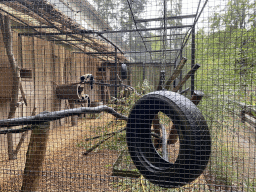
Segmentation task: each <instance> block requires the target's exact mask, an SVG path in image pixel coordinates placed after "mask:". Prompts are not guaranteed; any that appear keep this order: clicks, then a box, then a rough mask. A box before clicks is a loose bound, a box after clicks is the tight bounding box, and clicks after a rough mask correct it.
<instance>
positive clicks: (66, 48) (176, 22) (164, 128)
mask: <svg viewBox="0 0 256 192" xmlns="http://www.w3.org/2000/svg"><path fill="white" fill-rule="evenodd" d="M0 11H1V40H0V43H1V46H0V47H1V50H2V51H1V66H0V67H1V87H0V89H1V93H0V98H1V117H2V118H1V119H2V120H1V122H0V125H1V127H2V128H1V130H0V133H1V161H0V162H1V172H0V174H1V175H0V177H1V180H2V181H1V185H0V189H1V191H19V190H24V191H26V190H30V191H34V190H39V191H254V190H255V135H254V134H255V133H254V132H255V83H256V82H255V78H254V76H253V75H254V72H255V65H254V60H253V58H254V55H255V53H254V51H253V50H254V46H255V43H254V36H255V30H254V29H255V3H254V2H253V1H246V0H236V1H227V0H225V1H193V2H191V1H184V0H183V1H181V0H179V1H167V0H166V1H165V0H163V1H135V0H134V1H130V0H123V1H118V2H115V1H84V0H83V1H82V0H73V1H69V0H47V1H44V0H40V1H32V0H22V1H2V2H1V3H0ZM11 53H13V56H12V54H11ZM122 64H125V65H122ZM197 64H199V65H197ZM15 66H16V68H15ZM181 66H182V67H181ZM179 67H181V69H180V68H179ZM14 68H15V69H16V70H17V71H18V74H19V76H16V75H15V73H13V71H14ZM191 69H192V70H191ZM174 74H175V76H174ZM15 78H16V79H15ZM83 78H84V80H83ZM173 78H174V79H173ZM17 82H20V83H17ZM15 86H16V88H15ZM17 88H18V89H17ZM15 89H16V90H18V93H17V91H16V94H15V91H14V90H15ZM165 89H167V90H172V91H175V92H179V93H180V94H182V95H184V96H185V97H186V98H188V99H190V100H192V101H193V102H194V104H196V105H197V107H198V108H199V109H200V110H201V113H202V115H203V116H204V118H205V119H206V121H207V124H208V129H209V131H210V135H211V157H210V160H209V162H208V166H207V168H206V169H205V170H204V171H203V170H202V171H203V172H202V174H201V172H200V170H195V171H196V172H198V173H200V174H199V175H198V178H197V179H196V177H197V176H193V174H192V175H188V176H184V175H183V176H181V175H178V176H177V177H176V178H172V177H170V178H168V179H169V181H170V182H169V183H168V182H163V181H162V179H165V178H164V177H163V178H162V177H161V176H155V177H153V176H152V175H154V174H155V173H152V175H150V174H145V173H144V174H143V172H139V171H138V169H137V168H138V166H137V167H136V166H135V165H134V162H133V161H134V159H133V157H132V156H130V153H129V152H128V151H129V149H128V148H127V141H126V129H127V128H129V125H131V124H132V126H133V122H136V121H137V120H138V119H136V118H134V119H131V121H129V118H128V127H126V126H127V125H126V121H127V117H128V116H129V114H130V113H131V111H132V110H133V109H135V108H136V107H134V105H135V104H136V103H137V102H138V100H140V99H141V98H143V99H144V100H145V102H147V99H148V96H146V97H145V96H144V97H143V95H146V94H147V93H149V92H152V91H155V90H165ZM180 94H179V95H180ZM193 96H194V97H193ZM163 97H166V98H167V97H169V96H168V94H167V93H165V94H163ZM174 98H176V96H175V97H174ZM177 98H178V99H177ZM177 98H176V100H175V99H174V100H175V102H176V104H177V103H179V101H180V100H182V101H183V97H180V96H177ZM193 98H196V99H195V100H193ZM174 100H173V102H174ZM141 102H142V101H141ZM157 102H158V101H157V100H156V101H154V102H153V103H151V102H149V104H148V105H146V106H145V109H150V110H151V109H157V108H159V104H157ZM160 103H161V102H160ZM140 105H142V103H140ZM163 105H164V107H168V106H167V105H168V104H167V103H165V104H163ZM190 105H192V104H190V101H186V102H184V104H183V105H182V104H181V105H180V106H184V107H185V108H186V109H187V110H192V108H190V107H189V106H190ZM135 106H138V104H136V105H135ZM88 107H90V108H88ZM95 107H96V108H95ZM181 108H182V107H181ZM14 109H15V110H14ZM13 110H14V111H15V114H11V111H13ZM140 110H142V112H143V109H140ZM150 110H149V112H147V111H146V112H145V111H144V116H143V117H145V116H146V117H147V118H149V117H151V116H152V115H151V116H150V113H151V112H150ZM45 111H48V112H49V113H46V112H45ZM58 111H59V112H58ZM102 111H104V112H102ZM163 112H165V110H163V111H162V112H159V113H157V116H158V119H153V120H152V119H150V118H149V119H150V121H149V122H150V123H152V130H151V132H150V133H149V134H150V135H149V136H148V140H145V138H146V137H147V136H146V135H144V136H143V135H142V138H139V137H138V135H139V136H140V134H141V133H137V137H138V138H139V139H141V141H140V142H145V141H146V142H145V146H148V145H147V143H152V144H153V146H154V150H155V151H157V154H158V155H159V156H160V157H161V158H162V159H165V160H166V161H167V162H170V163H171V164H175V162H176V161H177V159H178V158H179V157H178V156H179V154H182V153H184V152H182V150H183V148H184V147H185V146H186V145H185V144H184V143H183V140H182V138H183V137H191V138H192V137H193V134H192V133H190V132H189V131H187V130H186V131H184V132H182V133H181V130H182V128H179V126H183V123H184V122H186V121H185V120H180V121H179V123H177V121H175V119H176V116H177V118H181V117H179V116H178V115H177V114H178V111H177V114H176V112H175V114H176V116H175V115H174V116H171V115H170V114H169V116H168V114H167V115H166V114H164V113H163ZM134 113H136V110H135V111H134ZM140 113H141V112H140ZM140 113H139V114H138V115H139V117H141V116H140V115H141V114H140ZM35 115H36V116H35ZM113 115H114V116H113ZM147 115H149V116H147ZM199 116H200V114H199ZM170 117H171V118H170ZM12 118H15V119H13V120H6V119H12ZM147 118H146V119H145V121H147V122H148V119H147ZM43 122H44V123H43ZM47 122H48V123H47ZM49 122H50V123H49ZM129 122H130V123H129ZM38 124H39V125H38ZM17 125H20V126H17ZM14 126H15V127H14ZM173 126H175V128H174V129H173ZM184 126H185V125H184ZM155 127H157V129H155ZM171 127H172V129H168V128H171ZM201 127H204V126H201ZM149 128H150V127H149ZM156 130H157V131H156ZM171 130H172V131H171ZM175 130H176V132H175ZM177 130H178V132H177ZM141 131H142V132H143V130H141ZM199 132H200V134H201V132H204V133H203V134H206V135H207V131H204V128H203V129H200V130H199ZM42 133H44V134H42ZM143 133H144V132H143ZM130 134H133V132H128V135H130ZM144 134H145V133H144ZM177 134H178V135H179V138H178V137H177ZM203 134H201V135H203ZM182 135H183V136H182ZM137 137H136V139H138V138H137ZM143 137H145V138H143ZM134 138H135V137H134ZM193 138H194V137H193ZM202 138H205V137H203V136H202ZM136 139H134V140H133V137H130V141H132V142H130V141H129V139H127V140H128V144H129V142H130V145H131V144H132V143H133V142H135V143H136V142H137V143H140V142H139V141H138V140H136ZM164 140H166V141H164ZM191 141H193V142H197V140H196V137H195V140H193V139H192V140H191ZM205 142H206V143H207V141H205ZM190 144H192V143H190ZM201 144H202V145H204V144H205V143H204V142H201ZM192 145H193V144H192ZM128 146H129V145H128ZM36 147H38V148H36ZM40 147H41V148H40ZM142 149H143V147H142ZM146 149H147V148H146ZM200 149H202V148H200ZM148 150H151V149H150V148H148ZM207 150H209V149H207ZM207 150H206V151H207ZM36 152H38V153H36ZM130 152H131V151H130ZM185 153H188V154H191V155H192V153H190V152H185ZM149 154H150V153H149ZM205 154H206V152H201V153H200V152H199V156H200V157H203V156H204V155H205ZM143 155H145V156H147V152H145V153H143ZM184 158H185V159H182V158H180V160H181V161H182V160H184V161H186V162H188V164H187V165H186V167H190V168H188V170H190V171H192V170H193V169H197V168H194V167H193V166H191V164H189V162H190V163H191V161H192V160H193V158H192V156H189V155H187V154H185V155H184ZM206 159H207V158H206ZM206 159H205V160H202V162H206ZM154 161H157V160H156V159H155V160H152V163H153V164H154V163H155V162H154ZM159 161H162V160H161V159H160V160H159ZM139 163H140V162H139ZM135 164H136V163H135ZM137 165H138V162H137ZM154 165H155V164H154ZM159 166H161V165H159ZM140 171H141V170H140ZM164 174H167V173H166V172H165V173H164ZM160 175H161V172H160ZM184 177H185V178H186V179H184V180H183V178H184ZM194 177H195V179H196V180H194ZM34 178H37V179H34ZM168 179H167V181H168ZM179 179H180V180H179ZM186 181H189V182H188V183H186ZM175 182H176V183H177V184H176V185H174V184H173V183H175ZM184 182H185V183H184ZM159 184H160V185H161V186H163V185H164V186H166V187H175V188H171V189H168V188H162V187H160V186H158V185H159ZM183 185H184V186H183Z"/></svg>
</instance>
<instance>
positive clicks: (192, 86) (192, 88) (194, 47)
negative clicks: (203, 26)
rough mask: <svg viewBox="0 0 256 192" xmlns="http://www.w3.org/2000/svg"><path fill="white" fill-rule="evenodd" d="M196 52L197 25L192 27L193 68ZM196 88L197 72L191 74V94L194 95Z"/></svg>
mask: <svg viewBox="0 0 256 192" xmlns="http://www.w3.org/2000/svg"><path fill="white" fill-rule="evenodd" d="M195 52H196V44H195V26H193V28H192V44H191V69H192V68H193V66H194V65H195ZM194 90H195V74H192V75H191V96H192V95H193V93H194Z"/></svg>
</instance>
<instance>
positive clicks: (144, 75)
mask: <svg viewBox="0 0 256 192" xmlns="http://www.w3.org/2000/svg"><path fill="white" fill-rule="evenodd" d="M142 70H143V77H142V78H143V82H144V80H145V78H146V69H145V63H144V62H143V64H142Z"/></svg>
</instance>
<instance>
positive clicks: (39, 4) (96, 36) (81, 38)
mask: <svg viewBox="0 0 256 192" xmlns="http://www.w3.org/2000/svg"><path fill="white" fill-rule="evenodd" d="M72 3H73V4H74V5H75V1H69V0H47V1H46V0H37V1H34V0H22V1H19V0H17V1H1V2H0V14H2V15H8V17H9V18H10V19H11V28H12V38H13V46H12V47H13V54H14V57H15V59H16V61H17V64H18V66H19V68H20V76H21V85H22V87H23V90H24V93H25V96H26V103H27V105H25V104H24V102H23V98H22V95H21V93H19V104H20V105H19V106H18V107H17V110H16V114H15V116H16V117H21V116H28V115H31V114H32V113H33V112H34V113H36V114H38V113H40V112H42V111H58V110H63V109H67V108H70V107H76V106H77V105H81V104H77V103H73V104H72V105H71V104H70V103H69V102H68V99H65V98H64V99H63V97H62V98H61V97H57V94H56V87H58V86H60V85H71V84H76V83H79V81H80V76H81V75H84V74H88V73H90V74H92V75H93V76H94V78H95V81H98V82H102V83H113V82H114V83H115V82H116V81H117V79H116V77H117V76H118V74H119V73H120V65H121V63H123V62H127V59H126V58H125V56H124V55H123V53H122V50H121V48H120V47H118V45H116V44H115V43H114V42H113V41H112V40H111V39H108V38H106V37H105V36H104V35H103V33H101V30H106V29H109V28H110V27H109V26H108V25H107V24H105V23H104V22H103V20H102V19H101V18H100V17H99V16H98V14H97V12H96V10H95V9H94V8H93V7H92V6H91V5H90V4H89V3H88V2H87V1H84V5H82V6H80V7H78V6H74V5H72ZM82 7H83V10H82ZM85 8H86V10H84V9H85ZM79 12H82V13H83V14H80V15H79ZM85 12H87V14H85ZM92 17H93V18H92ZM87 22H88V23H87ZM0 52H1V57H0V107H1V110H0V117H1V118H3V119H5V118H7V116H8V115H7V114H8V112H9V109H8V106H9V103H10V98H11V90H12V78H11V77H12V75H13V74H12V71H11V69H10V64H9V60H8V57H7V54H6V48H5V46H4V42H3V35H2V34H0ZM113 74H114V75H113ZM119 76H120V75H119ZM113 90H114V88H113V87H106V86H102V85H95V86H94V89H91V88H90V86H89V85H84V88H83V93H84V94H88V95H89V96H90V98H91V100H92V101H104V102H105V101H107V100H109V99H110V96H111V94H112V95H113V94H114V92H113ZM66 121H67V119H66ZM62 123H64V122H63V120H62V122H61V121H58V122H56V123H55V125H54V126H57V125H59V124H62Z"/></svg>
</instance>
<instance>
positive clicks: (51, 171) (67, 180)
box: [0, 114, 207, 191]
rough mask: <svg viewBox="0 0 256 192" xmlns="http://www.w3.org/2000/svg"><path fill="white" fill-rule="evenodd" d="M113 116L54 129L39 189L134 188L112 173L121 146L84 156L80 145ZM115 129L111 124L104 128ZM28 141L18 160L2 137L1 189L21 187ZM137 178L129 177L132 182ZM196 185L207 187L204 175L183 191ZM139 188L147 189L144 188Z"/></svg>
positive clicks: (127, 189)
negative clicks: (9, 151)
mask: <svg viewBox="0 0 256 192" xmlns="http://www.w3.org/2000/svg"><path fill="white" fill-rule="evenodd" d="M103 120H104V121H103ZM112 120H114V118H113V116H111V115H109V114H101V118H99V119H86V120H85V119H81V120H79V122H78V125H77V126H73V127H72V126H68V125H65V126H60V127H58V128H55V129H51V130H50V136H49V139H48V143H47V152H46V156H45V160H44V164H43V170H42V176H41V180H40V184H39V188H38V189H39V190H38V191H131V186H128V184H126V183H125V182H126V181H127V180H125V178H120V177H113V176H111V174H112V169H113V164H114V162H115V161H116V159H117V157H118V155H119V151H118V150H110V149H96V150H94V151H92V152H91V153H89V154H88V155H86V156H84V155H83V152H85V149H84V148H83V147H81V146H79V145H78V144H79V143H81V142H82V141H84V139H85V138H90V137H93V136H97V135H99V132H101V131H99V129H100V128H102V127H104V126H105V127H106V125H107V123H108V122H110V121H112ZM116 129H117V128H115V127H111V126H110V128H108V129H104V130H103V132H104V131H105V132H111V131H115V130H116ZM28 143H29V135H28V136H27V138H26V141H25V143H24V144H23V145H22V148H21V150H20V152H19V154H18V158H17V160H13V161H9V160H8V157H7V146H6V140H1V150H0V155H1V156H0V167H1V168H0V191H19V189H20V188H21V185H22V174H23V170H24V167H25V157H26V151H27V146H28ZM120 179H121V181H120ZM137 181H138V179H130V180H129V182H130V183H136V182H137ZM118 182H119V184H116V183H118ZM137 183H138V182H137ZM119 185H122V186H119ZM197 185H200V186H204V189H202V190H197V191H205V190H206V188H207V184H206V182H205V179H204V175H202V176H201V177H199V179H197V180H196V181H195V183H193V184H192V185H188V186H187V187H185V188H184V191H191V187H192V188H195V187H196V186H197ZM142 186H143V185H142ZM199 188H200V187H198V189H199ZM123 189H125V190H123ZM137 191H145V190H144V189H143V188H141V190H137ZM146 191H147V190H146Z"/></svg>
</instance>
